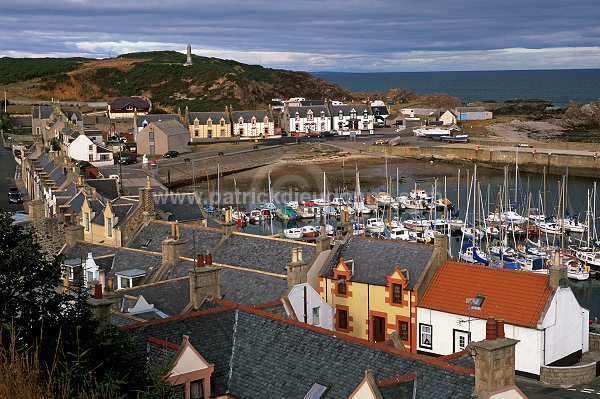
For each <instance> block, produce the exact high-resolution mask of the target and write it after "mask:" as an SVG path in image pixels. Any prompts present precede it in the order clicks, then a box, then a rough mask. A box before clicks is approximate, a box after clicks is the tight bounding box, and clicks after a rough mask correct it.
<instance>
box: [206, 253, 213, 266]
mask: <svg viewBox="0 0 600 399" xmlns="http://www.w3.org/2000/svg"><path fill="white" fill-rule="evenodd" d="M206 266H212V255H211V254H210V253H208V254H206Z"/></svg>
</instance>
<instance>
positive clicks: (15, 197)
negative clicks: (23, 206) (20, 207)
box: [8, 187, 23, 204]
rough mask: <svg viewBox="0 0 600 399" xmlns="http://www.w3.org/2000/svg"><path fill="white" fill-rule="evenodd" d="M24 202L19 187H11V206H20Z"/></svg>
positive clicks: (9, 200)
mask: <svg viewBox="0 0 600 399" xmlns="http://www.w3.org/2000/svg"><path fill="white" fill-rule="evenodd" d="M22 202H23V199H22V198H21V193H20V192H19V189H18V188H17V187H9V189H8V203H9V204H20V203H22Z"/></svg>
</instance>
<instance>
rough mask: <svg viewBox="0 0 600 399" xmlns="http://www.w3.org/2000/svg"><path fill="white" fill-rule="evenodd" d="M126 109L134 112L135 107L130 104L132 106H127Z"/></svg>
mask: <svg viewBox="0 0 600 399" xmlns="http://www.w3.org/2000/svg"><path fill="white" fill-rule="evenodd" d="M125 109H126V110H127V111H133V105H131V104H130V105H128V106H127V107H126V108H125Z"/></svg>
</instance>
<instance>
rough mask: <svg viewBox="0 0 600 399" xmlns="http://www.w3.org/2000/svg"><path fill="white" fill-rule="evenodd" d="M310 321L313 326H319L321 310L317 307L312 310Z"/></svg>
mask: <svg viewBox="0 0 600 399" xmlns="http://www.w3.org/2000/svg"><path fill="white" fill-rule="evenodd" d="M312 321H313V322H312V323H313V326H318V325H319V324H321V308H320V307H318V306H317V307H316V308H313V309H312Z"/></svg>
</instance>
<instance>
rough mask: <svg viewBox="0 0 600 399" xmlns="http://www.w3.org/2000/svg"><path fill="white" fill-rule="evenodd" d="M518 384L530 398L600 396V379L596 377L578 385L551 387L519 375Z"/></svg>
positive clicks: (569, 398)
mask: <svg viewBox="0 0 600 399" xmlns="http://www.w3.org/2000/svg"><path fill="white" fill-rule="evenodd" d="M516 383H517V386H518V387H519V389H521V391H523V393H524V394H525V395H526V396H527V397H528V398H530V399H543V398H550V399H554V398H565V399H571V398H573V399H579V398H588V399H589V398H592V397H596V398H600V379H599V378H596V379H595V380H594V381H592V382H591V383H589V384H582V385H578V386H576V387H573V388H549V387H545V386H543V385H542V384H541V383H540V382H539V381H535V380H530V379H527V378H523V377H517V381H516Z"/></svg>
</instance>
